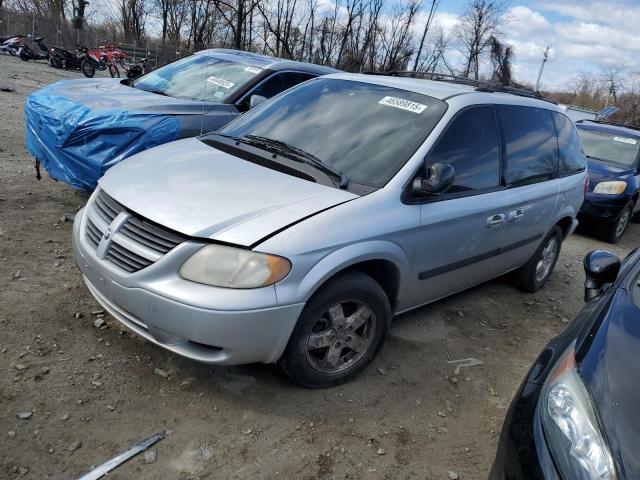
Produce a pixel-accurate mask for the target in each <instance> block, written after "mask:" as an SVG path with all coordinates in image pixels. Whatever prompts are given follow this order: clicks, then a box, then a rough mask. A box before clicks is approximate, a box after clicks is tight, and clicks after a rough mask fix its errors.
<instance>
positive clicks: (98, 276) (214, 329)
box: [73, 213, 304, 365]
mask: <svg viewBox="0 0 640 480" xmlns="http://www.w3.org/2000/svg"><path fill="white" fill-rule="evenodd" d="M83 217H84V216H83V215H82V214H81V213H79V214H78V215H77V216H76V218H77V219H78V220H76V222H75V224H74V242H73V249H74V259H75V262H76V264H77V265H78V268H80V271H81V272H82V275H83V279H84V281H85V283H86V285H87V287H88V289H89V291H90V292H91V294H92V295H93V296H94V297H95V299H96V300H97V301H98V303H100V305H102V307H103V308H104V309H105V310H106V311H107V312H109V314H111V315H112V316H113V317H114V318H115V319H116V320H118V321H119V322H120V323H122V324H123V325H125V326H126V327H127V328H129V329H131V330H133V331H134V332H136V333H137V334H138V335H140V336H142V337H144V338H145V339H147V340H149V341H150V342H153V343H155V344H156V345H159V346H161V347H163V348H165V349H167V350H169V351H171V352H174V353H177V354H179V355H182V356H184V357H187V358H190V359H192V360H197V361H200V362H204V363H209V364H218V365H238V364H245V363H254V362H263V363H273V362H275V361H277V360H278V359H279V358H280V356H281V355H282V352H283V351H284V349H285V347H286V345H287V342H288V341H289V337H290V336H291V332H292V331H293V328H294V326H295V324H296V322H297V320H298V317H299V316H300V313H301V312H302V309H303V308H304V303H298V304H293V305H284V306H280V305H274V306H270V307H262V308H248V309H244V310H241V309H235V308H233V309H231V308H229V305H228V302H227V304H226V305H224V308H220V309H216V308H212V307H211V305H209V307H207V308H203V307H202V306H194V305H189V304H187V303H184V302H180V301H176V300H175V299H173V298H169V296H174V297H176V296H178V297H184V298H193V297H194V295H193V293H194V292H197V293H198V294H199V295H200V296H201V294H202V292H206V291H207V290H208V291H209V292H210V294H211V295H210V297H211V298H214V299H215V298H217V297H218V298H223V296H224V297H226V298H227V299H228V298H229V296H232V297H235V298H238V295H240V297H239V298H242V296H241V295H242V293H243V292H237V291H236V292H229V291H228V290H227V289H220V288H216V287H206V286H203V285H199V284H194V283H193V282H188V281H186V280H182V279H175V278H174V279H168V278H167V272H166V270H167V269H166V265H165V266H162V265H152V266H150V267H147V269H149V270H150V272H145V271H144V270H143V271H141V272H139V273H143V272H144V274H145V275H144V277H143V278H144V280H141V281H140V286H135V285H134V284H133V285H132V284H131V283H132V282H131V281H129V282H128V283H129V285H125V284H124V283H125V282H123V281H122V279H121V278H120V277H119V275H117V274H114V273H113V272H112V271H111V270H110V269H109V268H108V267H107V266H106V265H104V262H102V261H101V260H99V259H98V258H97V257H96V256H95V255H94V254H93V253H92V252H91V250H90V249H89V248H86V247H85V243H84V238H83V235H82V231H83V229H82V225H83ZM167 256H170V254H168V255H167ZM161 262H162V260H161V261H159V262H158V264H159V263H161ZM156 267H157V268H156ZM147 269H145V270H147ZM152 269H155V270H152ZM153 271H155V272H157V277H158V278H157V279H155V281H154V280H153V279H150V278H149V277H150V273H151V272H153ZM175 272H177V270H175ZM132 276H133V275H132ZM175 276H176V277H177V273H175ZM141 277H142V276H141ZM149 285H152V286H153V287H154V290H155V291H153V292H152V291H150V290H151V288H150V287H149ZM176 288H180V289H186V290H185V291H183V292H177V291H176ZM163 289H165V290H166V291H167V295H166V296H165V295H162V294H161V293H159V292H161V291H162V290H163ZM189 289H191V290H192V291H187V290H189ZM203 289H205V290H203ZM221 290H223V291H222V292H221ZM224 290H227V291H226V292H224ZM169 293H170V294H171V295H169ZM244 293H245V295H246V296H247V297H248V296H249V295H251V292H250V291H244ZM207 301H208V303H209V304H210V303H211V301H210V299H207ZM221 305H222V303H221ZM245 305H246V304H245Z"/></svg>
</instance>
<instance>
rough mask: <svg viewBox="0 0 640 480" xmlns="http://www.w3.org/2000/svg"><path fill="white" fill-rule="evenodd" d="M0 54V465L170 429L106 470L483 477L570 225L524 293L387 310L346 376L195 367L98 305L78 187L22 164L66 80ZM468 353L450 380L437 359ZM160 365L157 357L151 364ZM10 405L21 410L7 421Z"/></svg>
mask: <svg viewBox="0 0 640 480" xmlns="http://www.w3.org/2000/svg"><path fill="white" fill-rule="evenodd" d="M79 75H80V74H79V73H77V72H61V71H56V70H53V69H51V68H50V67H48V66H47V65H46V64H44V63H34V62H28V63H24V62H21V61H19V60H17V59H15V58H10V57H6V56H0V87H8V88H11V89H14V91H13V92H0V105H1V106H0V111H1V112H2V117H1V118H2V122H1V123H0V328H1V329H2V336H1V339H0V350H1V353H0V366H1V371H2V375H1V376H0V406H1V407H0V424H1V425H2V428H1V429H0V452H1V454H0V478H74V477H77V476H79V475H80V474H82V473H83V472H86V471H87V470H88V469H89V468H90V467H91V466H92V465H98V464H100V463H102V462H103V461H105V460H107V459H108V458H110V457H111V456H113V455H114V454H115V453H116V452H118V451H119V450H121V449H123V448H125V447H127V446H128V445H130V444H131V443H132V442H134V441H136V440H138V439H140V438H142V437H145V436H147V435H150V434H151V433H154V432H156V431H159V430H162V429H169V430H171V434H170V435H169V436H168V438H166V439H164V440H162V441H161V442H160V443H158V444H157V446H156V447H155V448H154V453H156V454H157V458H155V457H153V455H149V456H148V457H147V458H148V459H149V460H153V459H154V458H155V461H154V462H152V463H144V458H143V456H142V455H140V456H139V457H137V458H135V459H133V460H131V461H129V462H128V463H126V464H124V465H123V466H121V467H120V468H118V469H117V470H115V471H114V472H113V473H112V474H111V475H110V477H111V478H140V479H154V478H173V479H175V478H181V479H200V478H202V479H204V478H216V479H217V478H231V479H241V478H255V479H263V478H264V479H270V478H304V479H315V478H322V479H325V478H326V479H331V478H336V479H342V478H352V479H353V478H355V479H360V478H362V479H379V478H394V479H409V478H411V479H413V478H419V479H438V478H440V479H446V478H448V476H449V473H448V472H449V471H452V472H456V473H457V474H458V475H459V477H460V478H462V479H482V478H486V477H487V473H488V471H489V468H490V466H491V462H492V461H493V457H494V454H495V449H496V445H497V441H498V436H499V432H500V428H501V425H502V421H503V418H504V415H505V413H506V409H507V407H508V405H509V402H510V400H511V397H512V395H513V394H514V392H515V391H516V389H517V387H518V385H519V383H520V381H521V379H522V377H523V376H524V374H525V372H526V371H527V369H528V367H529V365H530V363H531V362H532V361H533V360H534V358H535V357H536V355H537V354H538V353H539V351H540V350H541V349H542V347H543V346H544V345H545V343H546V342H547V341H548V340H549V339H550V338H551V337H553V336H554V335H556V334H558V333H559V332H560V331H561V330H562V329H563V328H564V327H565V324H566V322H567V321H569V319H571V318H573V317H574V315H575V314H576V313H577V312H578V310H579V309H580V308H581V303H582V301H581V297H582V282H583V273H582V269H581V262H582V258H583V256H584V254H585V253H586V252H587V251H589V250H590V249H594V248H602V247H606V248H609V249H611V250H613V251H615V252H616V253H618V254H620V255H624V254H626V253H627V252H629V251H630V250H631V249H632V247H634V246H637V245H638V243H639V242H638V241H639V238H640V225H637V224H635V225H632V226H631V228H630V231H629V232H628V233H627V235H626V237H625V239H624V241H623V242H622V243H621V244H620V245H617V246H613V247H611V246H605V245H603V244H602V243H601V242H599V241H598V240H596V239H593V238H591V237H588V236H583V235H580V234H577V235H574V236H573V237H571V238H570V239H569V240H568V241H567V242H566V243H565V245H564V247H563V251H562V256H561V258H560V260H559V262H558V266H557V268H556V272H555V273H554V275H553V276H552V278H551V280H550V282H549V283H548V285H547V286H546V287H545V288H544V289H543V290H542V291H540V292H538V293H536V294H533V295H531V294H525V293H522V292H520V291H518V290H516V289H515V288H514V287H512V286H511V285H509V284H508V283H507V282H506V281H505V280H496V281H493V282H490V283H488V284H485V285H482V286H479V287H477V288H474V289H472V290H469V291H467V292H464V293H462V294H458V295H455V296H453V297H451V298H449V299H446V300H444V301H440V302H438V303H436V304H433V305H430V306H427V307H424V308H421V309H419V310H416V311H414V312H412V313H408V314H404V315H402V316H400V317H398V318H397V319H396V321H395V323H394V324H393V326H392V328H391V332H390V337H389V338H388V341H387V343H386V345H385V347H384V348H383V350H382V351H381V353H380V355H379V357H378V358H377V359H376V360H375V361H374V362H373V364H372V365H371V366H370V367H369V368H368V369H367V370H366V371H365V372H364V374H363V375H362V376H361V377H359V378H358V379H357V380H355V381H353V382H351V383H349V384H347V385H343V386H340V387H336V388H333V389H329V390H320V391H313V390H306V389H302V388H299V387H297V386H295V385H293V384H291V382H289V381H288V379H287V378H286V377H285V376H284V375H283V374H282V373H281V371H280V370H279V369H278V368H277V367H276V366H272V365H249V366H244V367H234V368H224V367H214V368H212V367H209V366H206V365H201V364H197V363H194V362H191V361H187V360H185V359H182V358H179V357H176V356H174V355H171V354H168V353H166V352H164V351H163V350H161V349H159V348H157V347H155V346H153V345H151V344H149V343H147V342H145V341H143V340H141V339H139V338H137V337H136V336H134V335H132V334H131V333H130V332H128V331H126V330H125V329H124V328H123V327H120V326H119V324H118V323H117V322H116V321H115V320H113V319H112V318H110V317H109V316H108V315H107V316H105V317H104V321H105V326H104V327H103V328H96V327H95V326H94V321H95V320H96V318H97V316H96V315H95V314H94V313H92V312H95V311H98V310H101V308H100V307H99V306H98V304H97V303H96V302H95V301H94V300H93V298H92V297H91V296H90V294H89V293H88V291H87V289H86V288H85V287H84V285H83V284H82V281H81V278H80V275H79V273H78V271H77V269H76V268H75V266H74V264H73V260H72V256H71V227H72V221H71V219H72V218H73V216H74V214H75V212H76V211H77V210H78V209H79V208H80V207H81V206H82V205H83V204H84V203H85V201H86V196H85V195H82V194H79V193H78V192H76V191H74V190H73V189H71V188H70V187H67V186H66V185H64V184H61V183H56V182H54V181H52V180H51V179H49V178H48V177H46V175H45V178H43V180H42V181H40V182H38V181H37V180H36V179H35V172H34V162H33V159H32V158H31V157H30V156H29V154H28V152H27V150H26V148H25V145H24V131H23V110H22V109H23V103H24V100H25V97H26V96H27V95H28V94H29V93H30V92H32V91H33V90H34V89H36V88H38V87H39V86H40V85H43V84H45V83H49V82H52V81H55V80H59V79H65V78H74V77H78V76H79ZM467 357H474V358H477V359H479V360H481V361H482V362H483V365H480V366H475V367H471V368H467V369H462V371H461V373H460V375H459V378H458V382H457V383H454V382H452V381H450V378H451V376H452V374H453V370H454V367H453V366H452V365H451V364H448V363H447V361H448V360H455V359H461V358H467ZM157 369H160V370H157ZM20 414H25V415H22V416H28V418H26V419H21V418H19V417H20Z"/></svg>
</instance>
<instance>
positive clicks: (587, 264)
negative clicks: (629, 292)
mask: <svg viewBox="0 0 640 480" xmlns="http://www.w3.org/2000/svg"><path fill="white" fill-rule="evenodd" d="M621 266H622V262H621V261H620V259H619V258H618V257H617V256H616V255H614V254H613V253H610V252H607V251H605V250H594V251H593V252H589V253H588V254H587V256H586V257H584V272H585V274H586V279H585V281H584V301H585V302H588V301H589V300H591V299H593V298H596V297H597V296H598V295H601V294H602V293H604V292H605V291H606V289H607V288H608V286H609V285H611V284H612V283H613V282H615V281H616V278H617V277H618V273H620V267H621Z"/></svg>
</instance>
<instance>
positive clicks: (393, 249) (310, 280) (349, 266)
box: [299, 241, 411, 311]
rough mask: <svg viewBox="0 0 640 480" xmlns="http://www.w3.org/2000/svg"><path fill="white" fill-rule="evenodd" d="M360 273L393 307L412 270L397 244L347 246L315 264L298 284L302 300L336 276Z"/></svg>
mask: <svg viewBox="0 0 640 480" xmlns="http://www.w3.org/2000/svg"><path fill="white" fill-rule="evenodd" d="M347 271H361V272H363V273H365V274H367V275H369V276H370V277H372V278H373V279H374V280H375V281H377V282H378V283H379V284H380V286H381V287H382V289H383V290H384V291H385V293H386V294H387V297H388V298H389V302H390V304H391V309H392V311H393V309H394V308H395V306H396V305H397V302H398V299H399V297H400V295H401V294H402V292H403V290H404V287H405V286H406V282H407V280H408V278H409V272H410V271H411V264H410V261H409V257H408V255H407V254H406V252H405V251H404V250H402V248H400V247H399V246H398V245H396V244H394V243H391V242H386V241H372V242H365V243H362V244H355V245H350V246H348V247H344V248H342V249H340V250H337V251H335V252H332V253H331V254H329V255H327V256H326V257H324V258H323V259H322V260H321V261H320V262H318V263H317V264H316V265H315V266H314V267H313V268H312V269H311V270H310V271H309V273H308V274H307V275H306V276H305V277H304V279H303V280H302V281H301V282H300V286H299V288H300V292H301V294H303V295H304V298H305V300H309V298H311V297H312V296H313V294H314V293H315V292H316V291H317V290H318V289H319V288H320V287H321V286H323V285H325V284H326V283H327V282H329V281H331V279H332V278H334V277H335V276H336V275H339V274H341V273H344V272H347Z"/></svg>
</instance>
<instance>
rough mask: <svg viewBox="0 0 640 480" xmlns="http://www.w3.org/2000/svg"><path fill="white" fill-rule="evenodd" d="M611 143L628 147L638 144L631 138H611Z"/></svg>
mask: <svg viewBox="0 0 640 480" xmlns="http://www.w3.org/2000/svg"><path fill="white" fill-rule="evenodd" d="M613 141H614V142H622V143H628V144H629V145H636V144H637V143H638V141H637V140H634V139H633V138H628V137H613Z"/></svg>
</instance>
